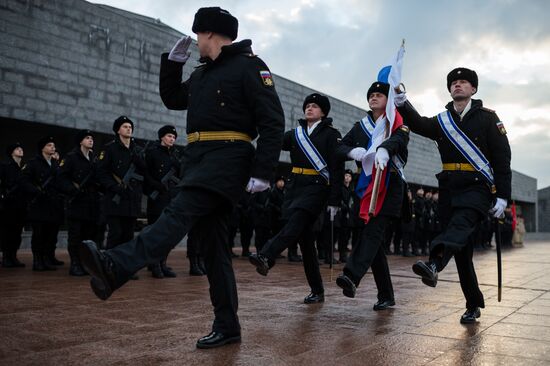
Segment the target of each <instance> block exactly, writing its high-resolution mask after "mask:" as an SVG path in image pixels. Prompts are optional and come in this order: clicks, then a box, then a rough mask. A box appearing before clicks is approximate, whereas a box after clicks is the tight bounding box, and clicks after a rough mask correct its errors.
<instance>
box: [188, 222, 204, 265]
mask: <svg viewBox="0 0 550 366" xmlns="http://www.w3.org/2000/svg"><path fill="white" fill-rule="evenodd" d="M200 234H201V233H200V230H199V228H198V227H196V228H193V229H191V230H190V231H189V233H187V257H188V258H193V257H200V256H201V253H200V242H201V238H200Z"/></svg>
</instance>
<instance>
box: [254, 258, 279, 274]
mask: <svg viewBox="0 0 550 366" xmlns="http://www.w3.org/2000/svg"><path fill="white" fill-rule="evenodd" d="M248 260H249V261H250V263H252V264H253V265H254V266H255V267H256V272H258V273H259V274H261V275H262V276H267V273H268V272H269V270H270V269H271V267H273V266H274V265H275V262H271V263H270V261H269V259H268V258H267V257H266V256H264V255H262V254H251V255H250V257H248Z"/></svg>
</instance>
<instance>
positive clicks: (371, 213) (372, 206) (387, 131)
mask: <svg viewBox="0 0 550 366" xmlns="http://www.w3.org/2000/svg"><path fill="white" fill-rule="evenodd" d="M389 135H390V122H389V121H388V120H387V119H386V126H385V127H384V140H385V139H387V138H388V137H389ZM382 172H383V170H382V169H380V168H379V167H378V168H376V173H375V175H374V185H373V187H372V196H371V197H370V205H369V217H373V216H374V213H375V210H376V202H377V201H378V191H380V181H381V180H382Z"/></svg>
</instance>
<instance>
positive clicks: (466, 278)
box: [396, 68, 512, 323]
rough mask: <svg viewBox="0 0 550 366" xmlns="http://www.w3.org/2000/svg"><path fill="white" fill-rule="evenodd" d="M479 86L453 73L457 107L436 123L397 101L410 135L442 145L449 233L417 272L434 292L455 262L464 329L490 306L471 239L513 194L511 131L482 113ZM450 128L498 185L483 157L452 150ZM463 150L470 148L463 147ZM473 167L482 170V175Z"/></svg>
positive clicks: (463, 73) (467, 74) (469, 73)
mask: <svg viewBox="0 0 550 366" xmlns="http://www.w3.org/2000/svg"><path fill="white" fill-rule="evenodd" d="M477 86H478V78H477V74H476V73H475V71H473V70H469V69H466V68H456V69H454V70H452V71H451V72H450V73H449V74H448V75H447V89H448V90H449V92H450V93H451V97H452V99H453V101H451V102H449V103H448V104H447V105H446V111H445V112H443V113H442V114H440V115H438V116H436V117H432V118H428V117H421V116H420V115H419V114H418V112H417V111H416V110H415V109H414V108H413V106H412V105H411V104H410V103H409V102H406V95H405V94H404V93H403V94H399V95H398V97H397V98H396V104H397V105H398V106H400V107H399V111H400V112H401V114H402V115H403V117H404V119H405V121H406V122H407V123H408V125H409V127H410V128H411V130H412V131H413V132H416V133H418V134H419V135H422V136H425V137H428V138H431V139H432V140H435V141H436V142H437V145H438V149H439V153H440V155H441V161H442V163H443V170H442V171H441V172H440V173H439V174H437V179H438V182H439V215H440V217H441V222H442V224H443V228H444V229H443V232H442V233H441V234H440V235H438V236H437V237H435V238H434V239H433V241H432V244H431V246H430V259H429V261H428V262H423V261H418V262H417V263H416V264H415V265H413V271H414V272H415V273H416V274H417V275H419V276H421V277H422V282H423V283H424V284H426V285H428V286H432V287H435V286H436V284H437V274H438V272H440V271H442V270H443V269H444V268H445V266H446V265H447V263H448V262H449V260H450V259H451V257H453V256H454V257H455V262H456V267H457V269H458V276H459V278H460V285H461V287H462V292H463V293H464V297H465V298H466V312H465V313H464V314H463V315H462V317H461V319H460V322H461V323H474V322H476V318H479V316H480V314H481V312H480V308H483V307H484V306H485V302H484V299H483V294H482V293H481V291H480V289H479V286H478V283H477V277H476V273H475V270H474V265H473V262H472V254H473V243H472V241H471V234H472V233H473V232H474V231H475V229H476V227H477V226H478V225H479V224H480V223H481V221H482V218H483V216H484V215H486V213H487V211H489V210H490V209H491V207H493V208H492V212H493V213H494V215H495V217H499V216H501V215H502V212H503V211H504V208H505V207H506V201H507V200H509V199H510V194H511V177H512V174H511V170H510V159H511V152H510V145H509V143H508V139H507V137H506V130H505V129H504V125H503V124H502V122H500V120H499V118H498V116H497V115H496V113H495V112H494V111H493V110H490V109H487V108H485V107H483V103H482V101H481V100H478V99H472V96H473V95H474V94H475V93H476V92H477ZM446 117H448V121H449V122H447V124H445V120H446V119H447V118H446ZM451 119H452V121H451ZM451 123H454V125H455V126H457V127H458V128H459V129H460V130H461V131H462V134H463V135H461V136H466V137H467V138H468V139H469V140H470V143H471V145H469V143H468V141H465V143H466V144H468V145H469V146H470V147H471V146H472V145H473V146H476V147H477V149H478V150H479V151H481V154H482V155H483V156H484V159H485V161H487V162H488V163H489V166H490V168H491V169H492V176H493V179H489V177H490V176H489V177H487V176H486V175H485V174H487V171H485V173H482V172H481V171H480V170H483V168H484V166H485V165H486V163H485V162H484V163H483V164H479V161H481V157H480V156H479V155H477V156H478V161H476V158H475V157H472V155H473V154H472V155H469V156H470V158H469V159H468V158H466V157H465V156H464V155H463V153H462V152H461V151H460V150H459V149H458V148H457V147H456V146H455V145H454V144H453V142H452V141H451V140H450V137H449V136H455V137H453V138H455V139H456V136H458V135H459V134H455V135H451V134H450V133H449V131H450V129H449V127H447V128H445V129H444V128H443V126H449V125H450V124H451ZM455 132H457V130H456V129H455ZM448 133H449V135H448ZM458 146H461V149H464V148H465V146H464V145H461V144H459V145H458ZM466 148H467V147H466ZM472 150H473V148H472ZM473 163H475V164H476V165H478V166H479V170H478V168H476V167H475V166H474V165H472V164H473ZM494 197H496V203H494V201H493V198H494Z"/></svg>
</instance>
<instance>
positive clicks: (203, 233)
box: [106, 187, 241, 335]
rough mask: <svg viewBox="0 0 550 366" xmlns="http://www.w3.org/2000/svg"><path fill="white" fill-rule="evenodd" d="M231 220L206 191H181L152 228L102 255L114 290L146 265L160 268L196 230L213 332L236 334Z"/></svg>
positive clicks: (224, 203) (220, 202)
mask: <svg viewBox="0 0 550 366" xmlns="http://www.w3.org/2000/svg"><path fill="white" fill-rule="evenodd" d="M230 214H231V204H230V203H229V202H228V201H227V200H226V199H224V198H223V197H222V196H221V195H219V194H217V193H215V192H212V191H209V190H206V189H200V188H185V187H184V188H182V190H181V191H180V193H178V195H177V196H176V197H174V198H173V199H172V201H170V204H168V206H167V207H166V208H165V209H164V211H163V212H162V214H161V215H160V217H159V219H158V220H157V221H156V222H155V223H154V224H153V225H150V226H147V227H146V228H144V229H143V230H142V231H141V233H140V234H139V235H138V236H137V237H136V238H134V239H133V240H131V241H129V242H127V243H124V244H122V245H119V246H117V247H116V248H113V249H111V250H108V251H107V252H106V254H107V255H108V256H109V257H111V258H112V259H113V262H114V264H115V273H116V280H117V283H116V286H117V287H120V286H122V285H123V284H124V283H126V282H127V281H128V279H129V278H130V276H131V275H132V274H134V273H135V272H137V271H138V270H140V269H141V268H143V267H145V266H146V265H148V264H156V263H158V262H160V261H161V260H162V259H163V258H165V257H166V255H168V253H169V252H170V250H172V248H174V247H175V246H176V245H177V244H178V243H179V242H180V241H181V239H183V237H185V235H187V233H188V232H189V231H190V230H191V228H193V230H199V232H200V239H201V240H200V246H201V252H202V253H203V255H204V257H205V266H206V274H207V277H208V282H209V284H210V299H211V301H212V305H213V306H214V315H215V318H214V324H213V326H212V330H213V331H216V332H222V333H226V334H230V335H234V334H240V329H241V328H240V324H239V318H238V317H237V308H238V299H237V284H236V281H235V274H234V273H233V267H232V264H231V250H230V248H229V246H228V245H227V238H228V227H227V225H228V221H229V216H230Z"/></svg>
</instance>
